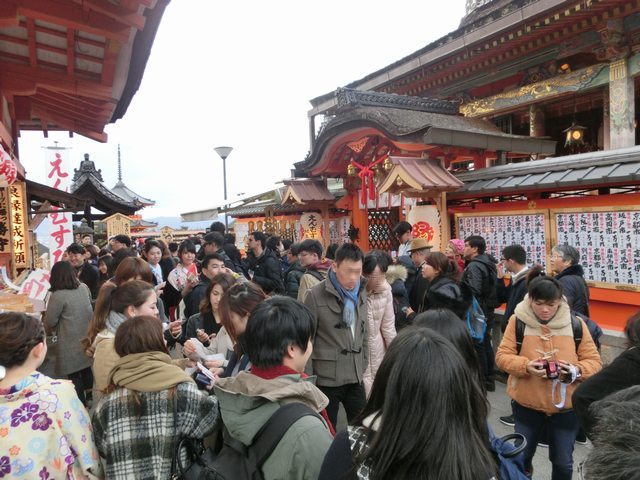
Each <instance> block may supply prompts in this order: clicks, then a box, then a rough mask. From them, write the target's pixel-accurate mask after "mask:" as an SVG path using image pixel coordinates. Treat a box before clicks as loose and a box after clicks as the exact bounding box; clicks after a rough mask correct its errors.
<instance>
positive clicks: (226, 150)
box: [214, 147, 233, 231]
mask: <svg viewBox="0 0 640 480" xmlns="http://www.w3.org/2000/svg"><path fill="white" fill-rule="evenodd" d="M214 150H215V151H216V153H217V154H218V155H219V156H220V158H221V159H222V180H223V182H224V203H225V207H226V206H227V157H228V156H229V155H230V154H231V151H232V150H233V147H216V148H214ZM228 226H229V225H228V223H227V212H225V213H224V228H225V231H226V229H227V228H228Z"/></svg>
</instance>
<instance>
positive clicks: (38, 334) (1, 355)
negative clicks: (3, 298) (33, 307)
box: [0, 312, 45, 380]
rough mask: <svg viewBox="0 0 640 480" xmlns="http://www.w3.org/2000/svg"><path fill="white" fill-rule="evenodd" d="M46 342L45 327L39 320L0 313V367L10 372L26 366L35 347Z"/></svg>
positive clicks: (28, 316)
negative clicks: (13, 368) (15, 368)
mask: <svg viewBox="0 0 640 480" xmlns="http://www.w3.org/2000/svg"><path fill="white" fill-rule="evenodd" d="M44 341H45V333H44V326H43V325H42V322H41V321H40V320H38V319H37V318H35V317H32V316H31V315H27V314H26V313H19V312H6V313H0V366H2V367H4V368H6V369H7V370H8V369H10V368H12V367H20V366H22V365H24V362H26V361H27V358H29V353H31V350H33V347H35V346H36V345H38V344H39V343H42V342H44ZM5 375H6V373H5ZM2 378H3V377H0V380H2Z"/></svg>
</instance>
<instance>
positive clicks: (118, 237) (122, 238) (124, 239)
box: [113, 235, 131, 248]
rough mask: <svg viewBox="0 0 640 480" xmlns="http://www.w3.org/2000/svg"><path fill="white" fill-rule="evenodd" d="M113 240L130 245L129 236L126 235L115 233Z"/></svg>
mask: <svg viewBox="0 0 640 480" xmlns="http://www.w3.org/2000/svg"><path fill="white" fill-rule="evenodd" d="M113 240H115V241H116V242H119V243H122V244H123V245H126V246H127V248H129V247H130V246H131V238H129V236H127V235H116V236H115V237H113Z"/></svg>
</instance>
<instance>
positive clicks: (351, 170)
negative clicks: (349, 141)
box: [347, 164, 356, 177]
mask: <svg viewBox="0 0 640 480" xmlns="http://www.w3.org/2000/svg"><path fill="white" fill-rule="evenodd" d="M347 175H349V176H350V177H355V176H356V167H354V166H353V165H352V164H349V165H347Z"/></svg>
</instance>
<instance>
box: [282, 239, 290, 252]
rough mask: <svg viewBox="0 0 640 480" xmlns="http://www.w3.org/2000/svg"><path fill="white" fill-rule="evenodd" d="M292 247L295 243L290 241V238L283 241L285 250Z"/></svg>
mask: <svg viewBox="0 0 640 480" xmlns="http://www.w3.org/2000/svg"><path fill="white" fill-rule="evenodd" d="M291 245H293V242H292V241H291V240H289V239H288V238H283V239H282V246H283V247H284V249H285V250H289V249H290V248H291Z"/></svg>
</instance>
